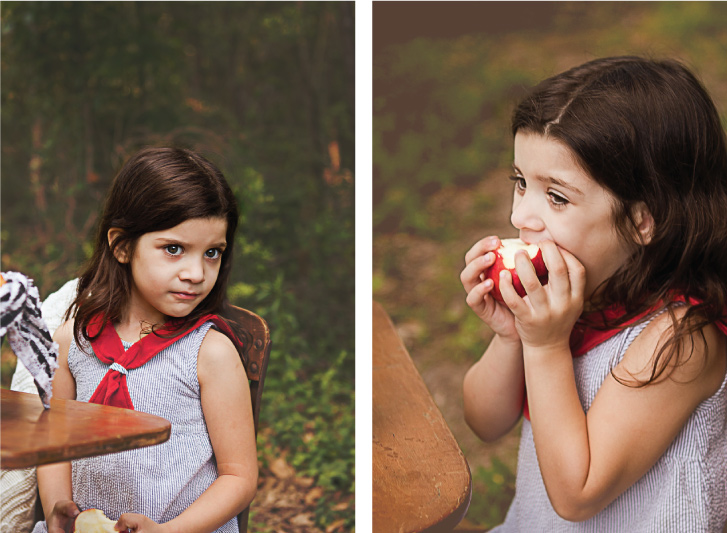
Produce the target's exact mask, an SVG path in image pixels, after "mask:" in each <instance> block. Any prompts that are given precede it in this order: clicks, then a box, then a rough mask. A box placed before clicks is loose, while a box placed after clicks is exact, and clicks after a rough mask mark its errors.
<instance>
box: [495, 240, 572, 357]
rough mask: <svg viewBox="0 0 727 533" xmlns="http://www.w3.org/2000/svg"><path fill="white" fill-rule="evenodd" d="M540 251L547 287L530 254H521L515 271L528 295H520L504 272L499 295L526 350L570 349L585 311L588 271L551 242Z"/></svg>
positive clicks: (516, 258)
mask: <svg viewBox="0 0 727 533" xmlns="http://www.w3.org/2000/svg"><path fill="white" fill-rule="evenodd" d="M540 249H541V250H542V252H543V260H544V261H545V266H546V267H547V268H548V284H547V285H545V286H542V285H541V284H540V282H539V281H538V277H537V275H536V274H535V269H534V268H533V265H532V263H531V262H530V259H529V258H528V256H527V253H525V252H518V253H516V254H515V268H516V270H517V273H518V276H519V277H520V281H521V282H522V284H523V287H524V288H525V291H526V292H527V296H526V297H525V298H520V296H518V294H517V292H515V289H514V288H513V286H512V275H511V274H510V272H508V271H503V272H502V273H501V279H500V293H502V298H503V300H504V301H505V303H506V304H507V306H508V307H509V308H510V310H511V311H512V313H513V315H514V316H515V327H516V329H517V332H518V334H519V335H520V339H521V340H522V342H523V347H537V348H558V349H561V348H565V349H569V340H570V333H571V330H572V329H573V326H574V325H575V323H576V320H578V317H579V316H580V314H581V312H582V311H583V302H584V291H585V285H586V271H585V268H584V267H583V265H582V264H581V263H580V262H579V261H578V259H576V258H575V256H573V255H572V254H571V253H569V252H568V251H566V250H563V249H562V248H559V247H558V246H557V245H556V244H555V243H554V242H552V241H543V242H541V243H540Z"/></svg>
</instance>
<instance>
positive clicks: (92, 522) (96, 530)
mask: <svg viewBox="0 0 727 533" xmlns="http://www.w3.org/2000/svg"><path fill="white" fill-rule="evenodd" d="M115 524H116V521H115V520H111V519H110V518H108V517H107V516H106V515H105V514H104V512H103V511H101V510H100V509H86V510H85V511H83V512H82V513H81V514H79V515H78V516H77V517H76V525H75V528H74V530H73V533H118V532H117V531H116V530H115V529H114V525H115Z"/></svg>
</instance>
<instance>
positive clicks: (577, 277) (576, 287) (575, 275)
mask: <svg viewBox="0 0 727 533" xmlns="http://www.w3.org/2000/svg"><path fill="white" fill-rule="evenodd" d="M559 250H560V253H561V255H562V257H563V261H564V262H565V264H566V268H567V270H568V280H569V283H570V293H571V296H575V297H577V298H581V299H582V298H583V296H584V294H583V293H584V292H585V290H586V269H585V267H584V266H583V265H582V264H581V262H580V261H578V259H576V257H575V256H574V255H573V254H572V253H570V252H569V251H567V250H564V249H562V248H559Z"/></svg>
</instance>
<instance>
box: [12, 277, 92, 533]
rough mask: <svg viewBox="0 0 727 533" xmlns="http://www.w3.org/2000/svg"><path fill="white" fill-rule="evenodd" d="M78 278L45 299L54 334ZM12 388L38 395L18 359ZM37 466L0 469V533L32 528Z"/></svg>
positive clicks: (44, 310)
mask: <svg viewBox="0 0 727 533" xmlns="http://www.w3.org/2000/svg"><path fill="white" fill-rule="evenodd" d="M77 285H78V279H74V280H71V281H69V282H67V283H66V284H65V285H63V287H61V288H60V289H59V290H58V291H56V292H54V293H53V294H51V295H50V296H48V298H46V299H45V301H44V302H43V305H42V306H41V315H42V317H43V320H45V323H46V326H48V331H49V332H50V334H51V335H53V333H54V332H55V330H56V329H58V326H60V325H61V324H62V323H63V322H64V317H65V314H66V310H67V309H68V308H69V307H70V305H71V303H72V302H73V299H74V298H75V297H76V287H77ZM10 388H11V389H12V390H14V391H20V392H29V393H33V394H38V390H37V388H36V386H35V382H34V381H33V376H32V375H31V374H30V372H28V369H27V368H25V366H24V365H23V363H22V361H20V359H18V362H17V365H16V368H15V373H14V374H13V380H12V384H11V386H10ZM36 489H37V479H36V475H35V467H32V468H20V469H16V470H0V501H1V503H2V514H1V515H0V531H8V532H11V531H12V532H13V533H29V532H30V531H32V529H33V523H34V518H35V506H36V503H37V496H38V493H37V490H36Z"/></svg>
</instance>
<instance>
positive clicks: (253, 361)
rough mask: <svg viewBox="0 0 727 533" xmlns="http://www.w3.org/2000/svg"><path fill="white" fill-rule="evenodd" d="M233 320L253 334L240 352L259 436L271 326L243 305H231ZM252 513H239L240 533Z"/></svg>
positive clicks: (245, 528) (242, 532)
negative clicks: (248, 381) (247, 346)
mask: <svg viewBox="0 0 727 533" xmlns="http://www.w3.org/2000/svg"><path fill="white" fill-rule="evenodd" d="M230 307H231V308H230V313H231V314H232V317H231V318H232V320H234V322H235V323H236V324H238V325H240V326H241V327H242V328H243V329H245V330H246V331H247V332H248V333H249V334H250V336H251V341H250V346H249V348H248V349H247V350H246V351H245V354H244V355H243V354H242V353H241V354H240V357H242V360H243V363H244V364H245V371H246V372H247V379H248V380H250V395H251V399H252V415H253V420H254V423H255V435H256V436H257V430H258V418H259V415H260V401H261V399H262V395H263V384H264V382H265V374H266V372H267V368H268V359H269V358H270V345H271V341H270V328H268V324H267V322H265V320H264V319H262V318H261V317H259V316H258V315H256V314H255V313H253V312H252V311H248V310H247V309H242V308H241V307H235V306H230ZM249 515H250V507H247V508H246V509H245V510H244V511H242V512H241V513H240V514H239V515H237V524H238V527H239V528H240V533H246V532H247V523H248V520H249Z"/></svg>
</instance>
